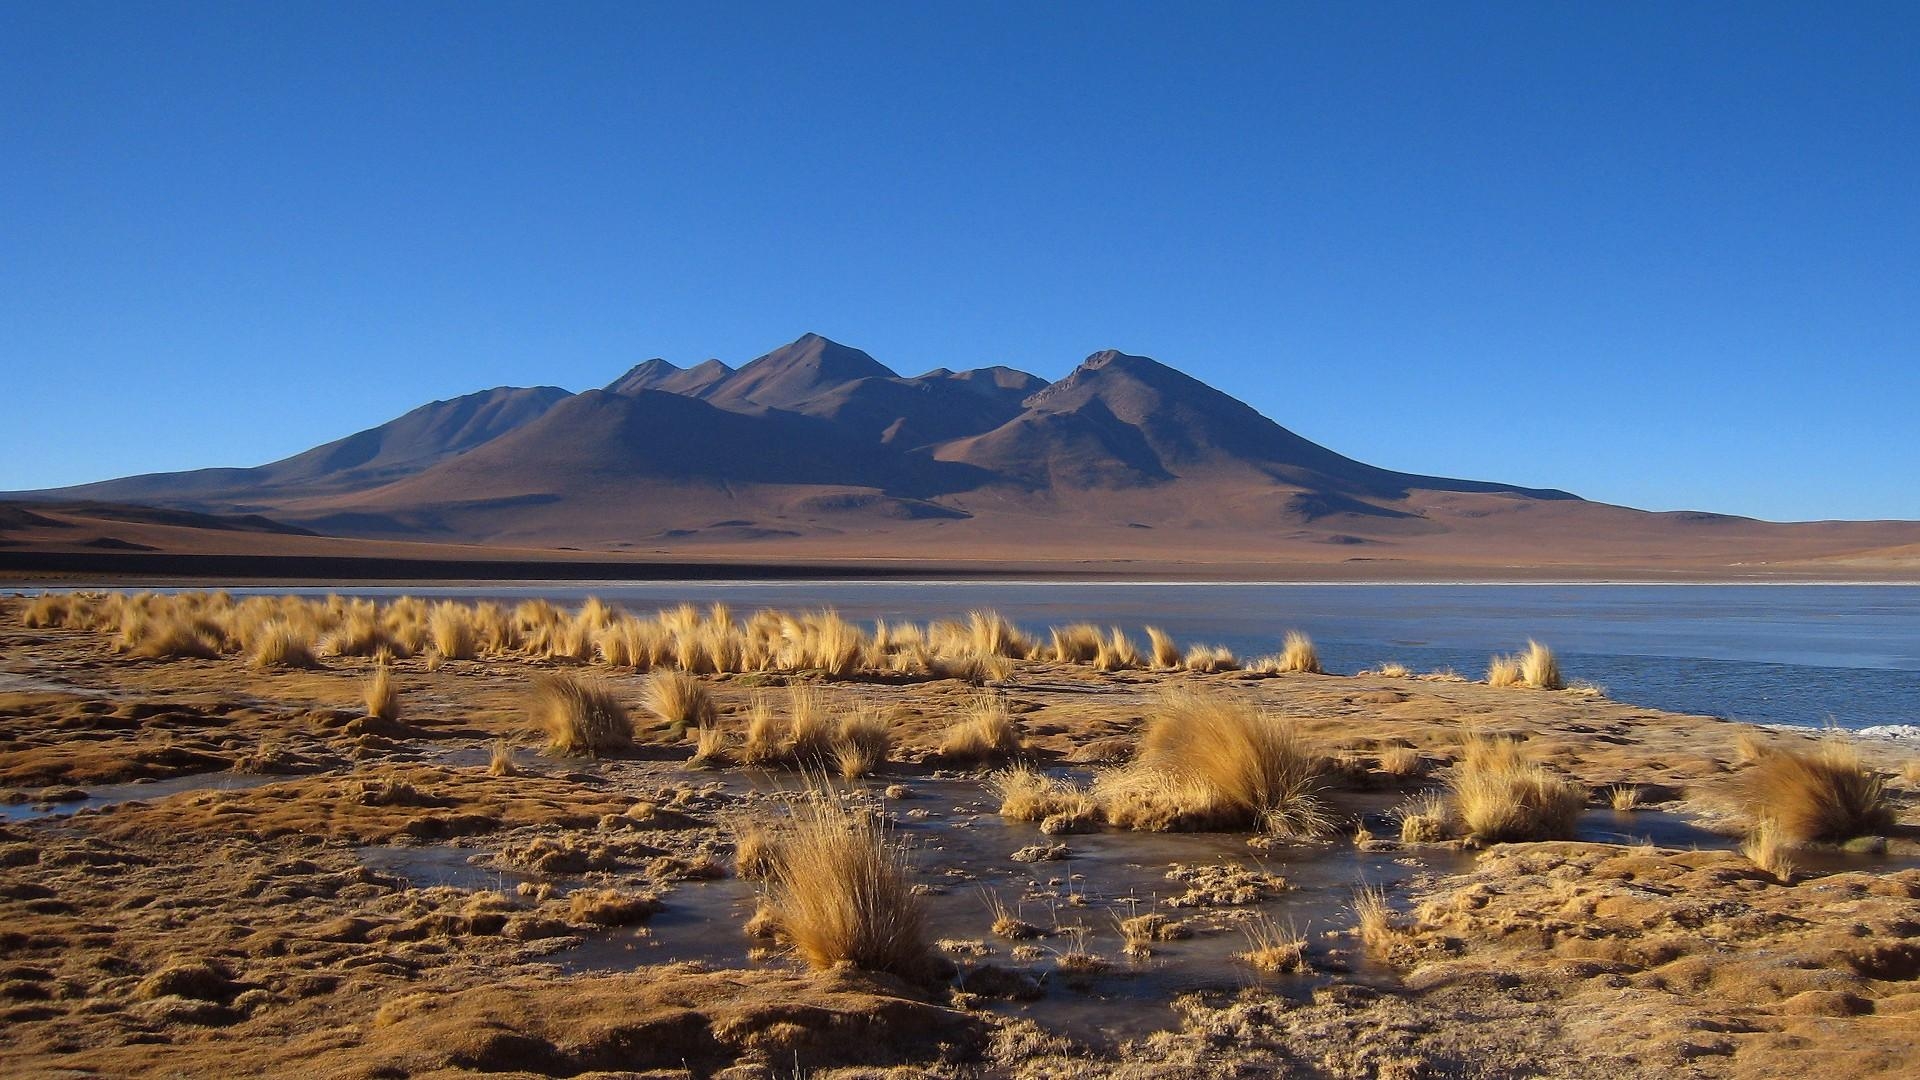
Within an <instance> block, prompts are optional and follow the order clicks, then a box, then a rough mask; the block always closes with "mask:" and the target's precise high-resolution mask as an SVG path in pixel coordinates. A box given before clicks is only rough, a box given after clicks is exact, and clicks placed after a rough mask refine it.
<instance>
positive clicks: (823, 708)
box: [787, 683, 833, 768]
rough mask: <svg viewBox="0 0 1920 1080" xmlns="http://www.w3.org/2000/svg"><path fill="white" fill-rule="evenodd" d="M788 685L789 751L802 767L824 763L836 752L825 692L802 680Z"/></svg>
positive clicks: (811, 766)
mask: <svg viewBox="0 0 1920 1080" xmlns="http://www.w3.org/2000/svg"><path fill="white" fill-rule="evenodd" d="M787 689H788V704H787V745H788V751H789V752H790V753H791V754H792V756H793V759H794V761H795V762H796V763H797V764H798V765H799V766H800V767H801V768H813V767H816V766H819V765H822V764H824V763H825V762H826V761H827V760H828V759H829V758H831V757H832V756H833V720H832V718H830V717H829V716H828V715H827V699H826V696H825V695H823V694H822V693H821V692H820V691H819V689H818V688H816V687H812V686H807V685H805V684H803V683H794V684H793V685H792V686H790V687H788V688H787Z"/></svg>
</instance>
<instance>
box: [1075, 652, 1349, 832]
mask: <svg viewBox="0 0 1920 1080" xmlns="http://www.w3.org/2000/svg"><path fill="white" fill-rule="evenodd" d="M1155 712H1156V714H1155V715H1154V717H1153V718H1152V720H1150V721H1149V722H1148V724H1147V727H1146V730H1145V732H1144V733H1143V734H1142V736H1141V740H1140V751H1139V754H1138V755H1137V756H1136V757H1135V759H1134V761H1133V763H1132V764H1130V765H1127V766H1124V767H1122V768H1119V769H1113V770H1109V771H1108V772H1106V773H1104V774H1102V775H1101V777H1100V778H1099V780H1098V781H1097V782H1096V783H1095V786H1094V795H1095V797H1096V798H1097V799H1098V800H1099V802H1100V804H1101V807H1102V809H1103V810H1104V811H1105V813H1106V817H1107V820H1108V821H1110V822H1112V823H1113V824H1116V825H1121V826H1124V827H1126V828H1135V829H1147V830H1153V831H1165V830H1171V829H1182V830H1184V829H1220V828H1244V827H1254V828H1261V829H1266V830H1269V831H1272V832H1278V833H1283V834H1292V835H1308V836H1311V835H1318V834H1320V833H1323V832H1325V831H1326V829H1327V827H1328V824H1329V822H1328V820H1327V817H1326V812H1325V809H1324V807H1323V806H1322V804H1321V802H1320V800H1319V799H1318V798H1317V796H1316V794H1315V793H1316V792H1317V791H1318V789H1319V787H1320V782H1321V776H1322V774H1323V773H1324V772H1325V770H1326V762H1325V760H1324V759H1323V758H1322V756H1321V755H1320V754H1318V753H1316V752H1315V751H1314V750H1313V749H1312V748H1310V747H1309V746H1308V745H1307V744H1306V742H1305V741H1304V740H1303V739H1302V738H1301V737H1300V736H1299V734H1298V732H1297V731H1296V730H1295V728H1294V726H1293V725H1292V724H1290V723H1287V722H1286V721H1283V720H1281V719H1279V718H1278V717H1275V716H1272V715H1270V714H1268V713H1266V712H1263V711H1262V710H1260V709H1258V708H1255V707H1254V706H1253V705H1251V704H1248V703H1247V702H1245V701H1242V700H1240V699H1238V698H1234V697H1230V696H1227V695H1225V694H1219V693H1210V692H1203V691H1199V690H1193V689H1187V688H1176V689H1173V690H1169V691H1167V692H1166V693H1165V694H1163V695H1162V696H1161V698H1160V700H1159V701H1158V703H1157V707H1156V710H1155Z"/></svg>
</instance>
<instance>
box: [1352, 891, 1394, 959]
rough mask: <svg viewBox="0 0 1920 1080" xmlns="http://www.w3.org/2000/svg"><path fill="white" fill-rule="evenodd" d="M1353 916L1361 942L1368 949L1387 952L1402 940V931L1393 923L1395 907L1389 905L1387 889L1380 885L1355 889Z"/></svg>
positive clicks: (1377, 952)
mask: <svg viewBox="0 0 1920 1080" xmlns="http://www.w3.org/2000/svg"><path fill="white" fill-rule="evenodd" d="M1353 918H1354V926H1355V930H1356V931H1357V932H1358V934H1359V936H1360V943H1361V944H1362V945H1364V946H1366V948H1367V951H1368V952H1371V953H1375V954H1383V953H1386V952H1388V951H1390V950H1392V948H1393V947H1394V946H1395V945H1397V944H1399V942H1400V931H1399V930H1398V929H1397V928H1396V927H1395V926H1394V925H1393V909H1392V908H1391V907H1389V906H1388V905H1387V894H1386V891H1385V890H1383V889H1381V888H1380V887H1379V886H1378V885H1368V886H1365V887H1363V888H1360V889H1356V890H1354V893H1353Z"/></svg>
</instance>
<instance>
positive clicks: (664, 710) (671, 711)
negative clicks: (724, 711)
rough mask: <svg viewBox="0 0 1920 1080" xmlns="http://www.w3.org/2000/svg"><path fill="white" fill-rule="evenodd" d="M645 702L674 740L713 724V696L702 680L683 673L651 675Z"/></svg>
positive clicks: (663, 671)
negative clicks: (702, 726) (695, 728)
mask: <svg viewBox="0 0 1920 1080" xmlns="http://www.w3.org/2000/svg"><path fill="white" fill-rule="evenodd" d="M644 700H645V701H646V703H647V711H648V712H651V713H652V714H653V715H655V716H657V717H659V718H660V720H661V722H662V723H665V724H666V725H667V729H668V731H669V733H670V734H671V735H672V736H673V737H675V738H678V737H679V736H681V735H684V734H686V732H687V729H688V728H694V727H699V726H701V725H705V724H711V723H713V721H714V716H715V713H714V708H713V696H712V695H711V694H708V693H707V688H706V687H705V686H703V685H701V683H700V680H698V679H696V678H694V677H693V676H691V675H689V674H687V673H686V672H684V671H676V670H674V669H673V668H659V669H657V670H655V671H654V672H653V673H652V674H650V675H648V676H647V685H646V690H645V692H644Z"/></svg>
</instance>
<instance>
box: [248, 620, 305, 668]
mask: <svg viewBox="0 0 1920 1080" xmlns="http://www.w3.org/2000/svg"><path fill="white" fill-rule="evenodd" d="M247 664H248V665H249V666H251V667H254V668H261V669H264V668H314V667H319V666H320V661H319V660H318V659H317V658H315V657H314V655H313V643H312V639H310V638H309V637H307V635H306V634H305V633H303V632H302V631H301V630H300V629H299V628H298V627H296V626H294V625H293V624H292V623H291V622H287V621H285V620H275V621H273V622H269V623H267V624H266V625H264V626H262V627H261V628H260V630H259V631H258V633H257V634H256V635H255V637H254V646H253V655H252V656H250V657H248V659H247Z"/></svg>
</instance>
